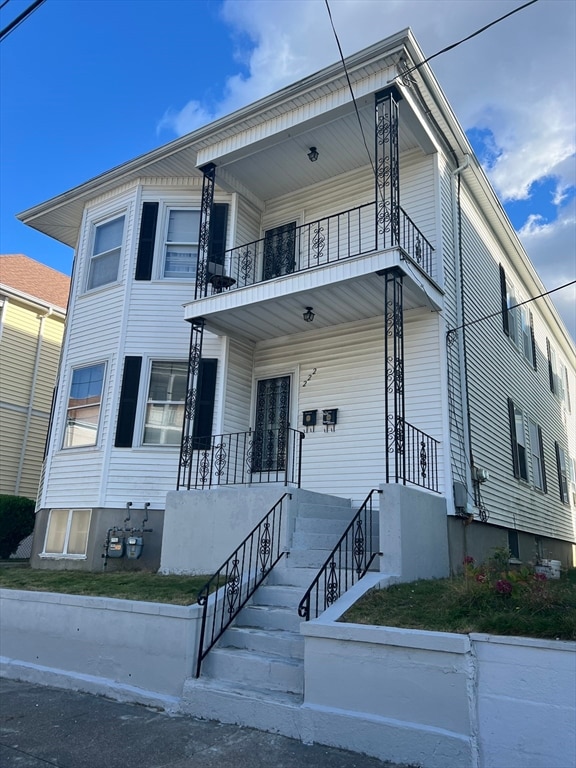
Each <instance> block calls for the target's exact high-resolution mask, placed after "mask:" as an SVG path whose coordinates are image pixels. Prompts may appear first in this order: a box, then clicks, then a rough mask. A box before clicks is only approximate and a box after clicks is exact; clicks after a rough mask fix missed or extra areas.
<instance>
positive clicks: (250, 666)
mask: <svg viewBox="0 0 576 768" xmlns="http://www.w3.org/2000/svg"><path fill="white" fill-rule="evenodd" d="M202 675H203V676H204V677H206V678H212V679H216V680H220V681H226V682H227V683H230V684H232V685H236V686H238V685H239V686H246V687H250V686H253V685H257V686H258V687H260V688H262V689H264V690H267V691H282V692H284V693H299V694H301V693H302V692H303V690H304V663H303V661H302V659H293V658H289V657H288V658H284V657H282V656H274V655H270V654H265V653H255V652H254V651H245V650H240V649H238V648H220V647H216V648H212V650H211V651H210V653H209V654H208V656H207V657H206V658H205V659H204V661H203V662H202Z"/></svg>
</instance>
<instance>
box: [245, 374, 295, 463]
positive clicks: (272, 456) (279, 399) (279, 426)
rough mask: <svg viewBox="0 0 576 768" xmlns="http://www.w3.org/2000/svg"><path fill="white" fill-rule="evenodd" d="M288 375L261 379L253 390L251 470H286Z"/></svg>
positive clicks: (288, 403)
mask: <svg viewBox="0 0 576 768" xmlns="http://www.w3.org/2000/svg"><path fill="white" fill-rule="evenodd" d="M289 406H290V376H281V377H279V378H277V379H261V380H260V381H259V382H258V388H257V391H256V425H255V429H254V440H253V443H252V471H253V472H278V471H282V472H283V471H285V470H286V457H287V445H286V442H287V437H288V412H289Z"/></svg>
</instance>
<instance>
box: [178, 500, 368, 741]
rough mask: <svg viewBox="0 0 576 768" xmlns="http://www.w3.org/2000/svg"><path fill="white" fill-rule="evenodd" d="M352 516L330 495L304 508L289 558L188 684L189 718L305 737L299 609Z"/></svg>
mask: <svg viewBox="0 0 576 768" xmlns="http://www.w3.org/2000/svg"><path fill="white" fill-rule="evenodd" d="M310 495H311V494H310ZM353 515H354V510H353V509H352V507H351V503H350V501H349V500H346V499H340V498H337V497H332V496H324V495H320V494H318V495H317V498H316V499H315V500H314V502H311V501H310V500H309V499H307V501H306V503H301V504H300V505H299V507H298V509H297V512H296V515H295V517H294V530H293V533H292V537H291V547H290V551H289V554H288V555H285V556H284V557H283V558H282V560H281V561H280V562H279V563H278V565H277V566H276V567H275V568H274V569H273V570H272V572H271V573H270V575H269V576H268V579H267V580H266V581H265V582H264V584H263V585H262V586H260V588H259V589H258V590H257V591H256V593H255V594H254V596H253V597H252V600H251V602H250V603H249V604H248V605H246V606H245V607H244V609H243V610H242V611H241V612H240V614H239V615H238V617H237V619H236V620H235V622H234V624H233V625H232V626H231V627H229V628H228V629H227V630H226V632H225V633H224V635H223V636H222V638H221V639H220V640H219V642H218V643H217V645H216V646H215V647H214V648H212V650H211V651H210V652H209V654H208V656H207V657H206V658H205V659H204V662H203V664H202V674H201V677H200V678H199V679H197V680H196V679H193V678H190V679H188V680H187V681H186V683H185V685H184V691H183V697H182V709H183V711H184V712H186V713H188V714H190V715H193V716H195V717H201V718H206V719H212V720H219V721H220V722H225V723H237V724H240V725H247V726H252V727H255V726H256V727H258V728H260V729H262V730H269V731H274V732H278V733H282V734H284V735H286V736H292V737H294V738H303V735H302V733H301V724H300V721H301V718H300V715H299V710H300V705H301V703H302V700H303V683H304V667H303V657H304V638H303V637H302V636H301V635H300V623H301V621H302V619H300V617H299V616H298V604H299V602H300V600H301V599H302V597H303V595H304V593H305V591H306V590H307V588H308V587H309V586H310V584H311V582H312V581H313V579H314V578H315V576H316V574H317V573H318V569H319V568H320V566H322V565H323V564H324V562H325V561H326V559H327V557H328V556H329V554H330V552H331V551H332V550H333V548H334V546H335V545H336V544H337V542H338V539H339V538H340V536H341V535H342V533H343V532H344V530H345V528H346V527H347V525H348V524H349V523H350V521H351V520H352V517H353Z"/></svg>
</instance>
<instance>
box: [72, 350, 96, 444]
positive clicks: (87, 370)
mask: <svg viewBox="0 0 576 768" xmlns="http://www.w3.org/2000/svg"><path fill="white" fill-rule="evenodd" d="M104 369H105V365H104V363H98V364H96V365H86V366H84V367H82V368H75V369H74V370H73V372H72V384H71V385H70V396H69V398H68V407H67V410H66V428H65V431H64V448H80V447H82V446H87V445H96V441H97V438H98V421H99V418H100V405H101V401H102V387H103V384H104Z"/></svg>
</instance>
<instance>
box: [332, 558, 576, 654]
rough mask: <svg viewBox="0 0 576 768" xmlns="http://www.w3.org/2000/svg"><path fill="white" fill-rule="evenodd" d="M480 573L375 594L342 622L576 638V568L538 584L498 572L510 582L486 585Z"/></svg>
mask: <svg viewBox="0 0 576 768" xmlns="http://www.w3.org/2000/svg"><path fill="white" fill-rule="evenodd" d="M478 573H482V571H481V570H480V569H473V568H469V569H467V572H466V574H465V575H463V576H460V577H454V578H450V579H437V580H427V581H415V582H412V583H411V584H396V585H394V586H391V587H389V588H388V589H380V590H372V591H371V592H369V593H368V594H366V595H365V596H364V597H362V598H361V599H360V600H359V601H358V602H357V603H356V604H355V605H353V606H352V608H350V609H349V610H348V611H347V612H346V613H345V614H344V616H343V617H342V619H341V620H342V621H345V622H353V623H357V624H371V625H380V626H391V627H406V628H409V629H425V630H433V631H439V632H457V633H468V632H485V633H489V634H497V635H516V636H524V637H539V638H548V639H554V640H576V570H571V571H569V572H568V573H566V574H563V576H562V578H561V579H559V580H556V579H550V580H547V581H540V580H538V579H537V577H534V574H533V572H530V571H529V570H528V569H525V570H524V571H522V572H518V574H517V575H516V576H514V574H511V573H507V574H502V573H499V574H496V575H497V576H508V579H506V578H500V579H498V578H495V577H493V578H490V577H488V578H486V579H484V580H483V581H482V580H477V576H478ZM498 585H499V586H498ZM507 585H510V591H508V586H507ZM499 590H500V591H499Z"/></svg>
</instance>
